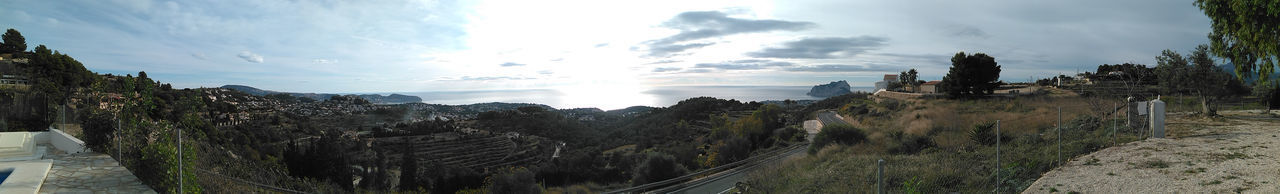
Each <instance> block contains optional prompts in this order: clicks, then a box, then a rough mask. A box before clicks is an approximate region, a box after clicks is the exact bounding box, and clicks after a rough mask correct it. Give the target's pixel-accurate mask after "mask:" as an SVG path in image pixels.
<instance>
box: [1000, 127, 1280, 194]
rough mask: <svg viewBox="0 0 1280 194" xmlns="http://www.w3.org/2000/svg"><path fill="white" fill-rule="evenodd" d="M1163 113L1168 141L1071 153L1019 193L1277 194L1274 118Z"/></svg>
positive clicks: (1279, 160) (1278, 148) (1279, 162)
mask: <svg viewBox="0 0 1280 194" xmlns="http://www.w3.org/2000/svg"><path fill="white" fill-rule="evenodd" d="M1222 114H1223V115H1225V118H1222V119H1206V118H1197V117H1187V116H1180V115H1170V117H1169V118H1170V121H1169V124H1168V129H1169V130H1168V132H1169V135H1170V138H1168V139H1147V140H1143V141H1137V142H1130V143H1127V144H1124V145H1120V146H1116V147H1112V148H1107V149H1104V150H1100V151H1098V152H1094V153H1092V154H1088V155H1085V156H1081V157H1077V158H1074V159H1072V160H1071V162H1069V163H1068V164H1067V166H1064V167H1060V168H1057V169H1054V170H1053V171H1050V172H1049V173H1046V174H1044V176H1042V177H1041V178H1040V179H1039V180H1036V182H1035V183H1033V184H1032V185H1031V186H1030V187H1028V188H1027V190H1026V191H1023V193H1053V192H1062V193H1067V192H1082V193H1237V192H1243V193H1280V137H1277V136H1280V119H1277V118H1275V117H1266V116H1262V115H1260V114H1258V111H1250V112H1245V111H1226V112H1223V113H1222Z"/></svg>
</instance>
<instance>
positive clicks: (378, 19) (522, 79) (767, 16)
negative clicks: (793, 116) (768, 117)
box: [0, 0, 1210, 95]
mask: <svg viewBox="0 0 1280 194" xmlns="http://www.w3.org/2000/svg"><path fill="white" fill-rule="evenodd" d="M0 5H3V6H0V28H14V29H17V30H19V31H21V32H22V34H23V35H24V36H25V37H26V41H27V43H28V45H29V46H28V48H34V47H35V45H39V44H44V45H47V46H48V47H49V48H51V49H54V50H58V51H60V52H63V53H67V54H69V55H71V56H72V57H75V58H76V59H78V60H79V61H81V62H83V63H84V64H85V65H86V67H87V68H88V69H90V70H92V71H96V72H99V73H112V74H134V75H136V74H137V72H138V71H146V72H147V74H148V75H149V76H150V77H152V78H153V79H156V80H158V81H161V82H167V83H172V84H173V85H174V86H175V87H180V88H193V87H218V86H222V85H227V84H239V85H249V86H254V87H258V88H262V89H270V90H277V91H291V92H332V93H382V92H429V91H468V90H516V89H553V90H558V91H561V92H565V93H570V94H572V93H599V92H605V93H615V94H619V95H625V94H631V93H635V92H638V91H643V90H646V89H649V88H654V87H662V86H756V85H762V86H809V85H817V84H823V83H827V82H831V81H837V80H848V81H849V82H850V83H851V84H852V85H853V86H854V87H870V86H872V85H873V83H874V82H875V81H877V80H878V79H880V78H881V77H882V75H884V74H896V73H898V72H901V71H906V70H908V69H911V68H915V69H917V70H918V71H919V72H920V74H921V78H922V79H925V80H938V79H941V77H942V76H943V75H944V74H946V71H947V68H948V67H949V66H950V61H949V59H950V57H951V56H953V55H955V54H956V53H957V52H966V53H986V54H988V55H990V56H993V57H995V58H996V62H997V63H999V65H1001V66H1002V67H1003V72H1002V74H1001V79H1002V80H1005V81H1008V82H1025V81H1028V80H1029V79H1039V78H1044V77H1049V76H1054V75H1058V74H1060V73H1061V74H1068V75H1070V74H1075V73H1076V72H1079V71H1090V70H1093V69H1095V68H1096V66H1097V65H1100V64H1117V63H1138V64H1147V65H1149V66H1154V64H1155V62H1154V57H1155V56H1156V55H1158V54H1159V53H1160V51H1161V50H1165V49H1173V50H1177V51H1182V52H1186V51H1188V50H1191V49H1192V48H1194V47H1195V46H1196V45H1198V44H1205V43H1208V39H1207V38H1206V35H1207V34H1208V33H1209V30H1210V28H1209V27H1210V26H1209V19H1208V18H1207V17H1206V16H1204V14H1203V13H1202V12H1200V10H1199V9H1197V8H1196V7H1195V6H1193V5H1192V1H1190V0H1142V1H1110V0H1070V1H1067V0H1051V1H1025V0H992V1H986V0H983V1H953V0H917V1H847V0H834V1H815V0H785V1H768V0H728V1H718V0H710V1H687V0H647V1H593V0H583V1H572V0H571V1H561V0H539V1H527V0H513V1H495V0H475V1H471V0H469V1H447V0H446V1H418V0H373V1H324V0H320V1H283V0H281V1H275V0H272V1H248V0H245V1H241V0H220V1H159V0H136V1H129V0H66V1H61V0H60V1H48V0H0Z"/></svg>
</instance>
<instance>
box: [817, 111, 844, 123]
mask: <svg viewBox="0 0 1280 194" xmlns="http://www.w3.org/2000/svg"><path fill="white" fill-rule="evenodd" d="M818 121H820V122H822V126H830V125H849V123H847V122H844V120H842V119H840V116H837V115H836V112H832V111H822V112H818Z"/></svg>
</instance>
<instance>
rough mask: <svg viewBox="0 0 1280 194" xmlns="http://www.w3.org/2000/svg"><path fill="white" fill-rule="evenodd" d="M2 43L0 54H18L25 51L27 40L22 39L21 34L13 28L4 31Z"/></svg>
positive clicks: (0, 44)
mask: <svg viewBox="0 0 1280 194" xmlns="http://www.w3.org/2000/svg"><path fill="white" fill-rule="evenodd" d="M3 39H4V42H3V43H0V53H18V52H23V51H27V39H26V38H23V37H22V33H20V32H18V30H14V29H13V28H9V30H6V31H4V35H3Z"/></svg>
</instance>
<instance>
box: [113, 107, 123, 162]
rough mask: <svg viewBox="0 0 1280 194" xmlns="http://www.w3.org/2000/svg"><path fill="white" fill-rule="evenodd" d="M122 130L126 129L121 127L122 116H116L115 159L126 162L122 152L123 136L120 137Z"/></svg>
mask: <svg viewBox="0 0 1280 194" xmlns="http://www.w3.org/2000/svg"><path fill="white" fill-rule="evenodd" d="M120 130H124V129H123V128H120V116H115V160H120V162H124V153H120V138H123V137H120ZM122 166H123V163H122Z"/></svg>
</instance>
